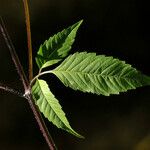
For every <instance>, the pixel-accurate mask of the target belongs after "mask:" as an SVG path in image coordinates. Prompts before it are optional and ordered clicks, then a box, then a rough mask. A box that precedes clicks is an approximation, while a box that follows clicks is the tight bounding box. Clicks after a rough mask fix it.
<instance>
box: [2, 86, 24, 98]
mask: <svg viewBox="0 0 150 150" xmlns="http://www.w3.org/2000/svg"><path fill="white" fill-rule="evenodd" d="M0 90H3V91H6V92H9V93H11V94H14V95H17V96H19V97H24V94H23V93H20V92H19V91H16V90H14V89H12V88H10V87H8V86H6V85H2V84H0Z"/></svg>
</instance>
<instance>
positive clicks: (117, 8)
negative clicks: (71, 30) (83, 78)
mask: <svg viewBox="0 0 150 150" xmlns="http://www.w3.org/2000/svg"><path fill="white" fill-rule="evenodd" d="M30 11H31V28H32V40H33V49H34V55H35V54H36V52H37V50H38V48H39V45H40V44H41V43H42V42H43V41H44V40H46V39H48V37H49V36H50V35H53V34H54V33H56V32H58V31H60V30H62V29H63V28H66V27H68V26H69V25H71V24H73V23H75V22H77V21H79V20H80V19H84V23H83V25H82V26H81V28H80V30H79V32H78V34H77V38H76V42H75V44H74V45H73V49H72V51H71V53H74V52H75V51H88V52H97V53H98V54H105V55H108V56H110V55H112V56H114V57H115V58H120V59H122V60H125V61H126V62H128V63H130V64H132V65H133V66H134V67H136V68H137V69H138V70H141V71H142V72H143V73H145V74H147V75H150V70H149V56H150V54H149V50H150V43H149V41H150V23H149V18H150V16H149V15H150V12H149V11H150V9H149V5H148V3H147V1H146V0H142V1H140V0H121V1H120V0H57V1H56V0H42V1H40V0H32V1H30ZM0 15H2V16H3V19H4V20H5V24H6V26H7V28H8V31H9V34H10V36H11V38H12V41H13V43H14V45H15V47H16V50H17V53H18V55H19V57H20V60H21V62H22V64H23V67H24V69H25V71H26V72H27V46H26V30H25V24H24V13H23V5H22V1H21V0H0ZM36 71H37V67H36V65H35V72H36ZM44 78H45V79H47V80H48V82H49V83H50V84H51V85H50V87H51V89H52V91H53V93H54V94H55V95H56V97H57V99H59V101H60V103H61V105H62V106H63V110H64V111H65V112H66V114H67V118H68V120H69V121H70V123H71V125H72V127H73V128H74V129H75V130H76V131H78V132H79V133H80V134H82V135H84V136H85V137H86V138H85V140H80V139H77V138H76V137H73V136H72V135H69V134H67V133H66V132H63V131H61V130H59V129H57V128H56V127H55V126H53V125H52V124H51V123H49V122H48V121H47V120H46V119H45V121H46V123H47V125H48V128H49V130H50V132H51V134H52V137H53V138H54V140H55V143H56V145H57V147H58V149H59V150H70V149H71V150H149V149H150V101H149V99H150V88H149V87H143V88H138V89H137V90H131V91H128V92H127V93H121V94H120V95H119V96H116V95H115V96H110V97H104V96H97V95H93V94H84V93H81V92H79V91H77V92H75V91H73V90H71V89H68V88H65V87H64V86H63V85H62V84H61V83H60V81H59V80H58V79H56V78H55V77H54V76H44ZM0 82H1V83H5V84H7V85H9V86H11V87H14V88H15V89H18V88H19V89H20V90H22V85H21V83H20V82H21V81H20V79H19V77H18V75H17V73H16V69H15V67H14V65H13V63H12V60H11V57H10V54H9V51H8V48H7V47H6V44H5V42H4V40H3V37H2V36H1V35H0ZM10 149H11V150H34V149H36V150H48V147H47V145H46V143H45V141H44V138H43V136H42V135H41V133H40V131H39V128H38V126H37V123H36V121H35V119H34V117H33V114H32V112H31V110H30V108H29V105H28V103H27V101H26V100H24V99H22V98H18V97H16V96H14V95H11V94H7V93H5V92H3V91H0V150H10Z"/></svg>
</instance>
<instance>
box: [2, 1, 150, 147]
mask: <svg viewBox="0 0 150 150" xmlns="http://www.w3.org/2000/svg"><path fill="white" fill-rule="evenodd" d="M23 2H24V6H25V7H24V8H25V16H26V25H27V39H28V56H29V79H27V77H26V75H25V74H24V71H23V68H22V66H21V63H20V61H19V58H18V56H17V54H16V51H15V48H14V46H13V44H12V42H11V39H10V37H9V35H8V33H7V31H6V28H5V26H4V23H3V21H2V19H1V25H0V29H1V31H2V34H3V36H4V39H5V41H6V43H7V46H8V48H9V50H10V53H11V56H12V59H13V61H14V64H15V66H16V68H17V71H18V73H19V75H20V78H21V80H22V83H23V85H24V89H25V92H24V94H21V93H19V92H18V91H15V90H13V89H11V88H9V87H6V86H4V85H3V86H2V85H1V86H0V89H2V90H6V91H8V92H11V93H14V94H17V95H19V96H22V97H24V98H26V99H27V100H28V102H29V104H30V106H31V108H32V111H33V113H34V115H35V118H36V120H37V122H38V124H39V127H40V129H41V131H42V133H43V135H44V137H45V139H46V141H47V143H48V146H49V148H50V149H51V150H53V149H56V146H55V144H54V142H53V140H52V138H51V136H50V134H49V132H48V130H47V127H46V126H45V123H44V121H43V119H42V116H41V113H40V112H42V113H43V115H44V116H45V117H46V118H47V119H48V120H49V121H50V122H52V123H53V124H54V125H56V126H57V127H58V128H61V129H63V130H65V131H67V132H69V133H71V134H73V135H75V136H77V137H79V138H83V136H81V135H80V134H78V133H77V132H75V131H74V130H73V129H72V128H71V126H70V125H69V122H68V121H67V118H66V117H65V113H64V112H63V110H62V108H61V106H60V104H59V102H58V100H57V99H56V98H55V96H54V95H53V94H52V92H51V91H50V89H49V87H48V85H47V83H46V81H44V80H42V79H39V78H40V77H41V76H42V75H44V74H54V75H56V76H57V77H58V78H59V79H60V81H62V82H63V84H64V85H65V86H68V87H71V88H72V89H74V90H80V91H83V92H91V93H95V94H98V95H100V94H102V95H105V96H109V95H110V94H119V93H120V92H126V91H127V90H130V89H135V88H137V87H141V86H146V85H150V77H148V76H146V75H143V74H141V73H140V72H139V71H137V70H136V69H135V68H133V67H131V65H129V64H126V63H125V62H124V61H120V60H118V59H114V58H113V57H107V56H104V55H96V54H95V53H86V52H77V53H75V54H73V55H69V56H68V53H69V51H70V50H71V46H72V44H73V43H74V40H75V36H76V32H77V30H78V28H79V27H80V25H81V23H82V20H81V21H79V22H77V23H76V24H74V25H72V26H70V27H68V28H67V29H65V30H63V31H61V32H59V33H57V34H55V35H54V36H52V37H50V38H49V39H48V40H46V41H45V42H44V44H42V45H41V46H40V48H39V50H38V52H37V56H36V63H37V65H38V67H39V73H38V74H37V75H36V76H35V77H33V67H32V66H33V65H32V43H31V31H30V17H29V10H28V3H27V0H23ZM67 56H68V57H67ZM65 57H67V58H65ZM63 59H64V60H63ZM61 61H62V62H61ZM58 63H60V64H59V65H58V67H56V68H55V69H52V70H48V71H43V70H44V69H47V67H50V66H52V65H54V64H55V65H56V64H58Z"/></svg>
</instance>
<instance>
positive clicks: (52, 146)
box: [0, 17, 57, 150]
mask: <svg viewBox="0 0 150 150" xmlns="http://www.w3.org/2000/svg"><path fill="white" fill-rule="evenodd" d="M0 20H1V23H0V30H1V32H2V35H3V37H4V39H5V42H6V44H7V46H8V48H9V51H10V54H11V57H12V60H13V62H14V64H15V67H16V68H17V72H18V74H19V76H20V78H21V81H22V83H23V86H24V89H25V94H24V95H23V96H24V97H25V98H26V99H28V102H29V104H30V107H31V109H32V111H33V113H34V116H35V119H36V121H37V123H38V125H39V127H40V130H41V132H42V134H43V136H44V138H45V140H46V142H47V144H48V146H49V149H50V150H56V149H57V148H56V146H55V144H54V142H53V140H52V138H51V136H50V134H49V132H48V129H47V127H46V125H45V123H44V120H43V118H42V116H41V114H40V111H39V109H38V107H37V106H36V105H35V102H34V100H33V98H32V95H31V87H30V84H29V82H28V80H27V77H26V75H25V74H24V70H23V68H22V66H21V63H20V61H19V58H18V56H17V53H16V51H15V48H14V46H13V44H12V41H11V39H10V37H9V35H8V32H7V30H6V28H5V25H4V22H3V20H2V18H1V17H0ZM1 89H2V90H5V91H6V90H7V91H8V92H12V89H10V88H5V87H3V86H1Z"/></svg>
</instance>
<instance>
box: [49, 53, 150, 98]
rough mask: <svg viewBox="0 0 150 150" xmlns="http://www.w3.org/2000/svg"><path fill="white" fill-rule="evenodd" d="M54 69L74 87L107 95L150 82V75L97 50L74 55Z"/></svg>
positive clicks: (68, 84)
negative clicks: (99, 53)
mask: <svg viewBox="0 0 150 150" xmlns="http://www.w3.org/2000/svg"><path fill="white" fill-rule="evenodd" d="M51 72H52V73H54V74H55V75H56V76H57V77H58V78H59V79H60V80H61V81H62V82H63V83H64V85H66V86H69V87H71V88H72V89H74V90H80V91H83V92H91V93H96V94H102V95H105V96H109V95H110V94H119V92H125V91H127V90H130V89H135V88H137V87H141V86H145V85H150V77H148V76H146V75H142V74H141V73H140V72H139V71H137V70H136V69H135V68H133V67H131V65H129V64H125V62H124V61H120V60H118V59H114V58H113V57H106V56H104V55H98V56H96V54H95V53H86V52H82V53H75V54H73V55H70V56H69V57H67V58H66V59H65V60H64V61H63V62H62V63H61V64H60V65H59V66H58V67H57V68H56V69H54V70H52V71H51Z"/></svg>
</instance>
